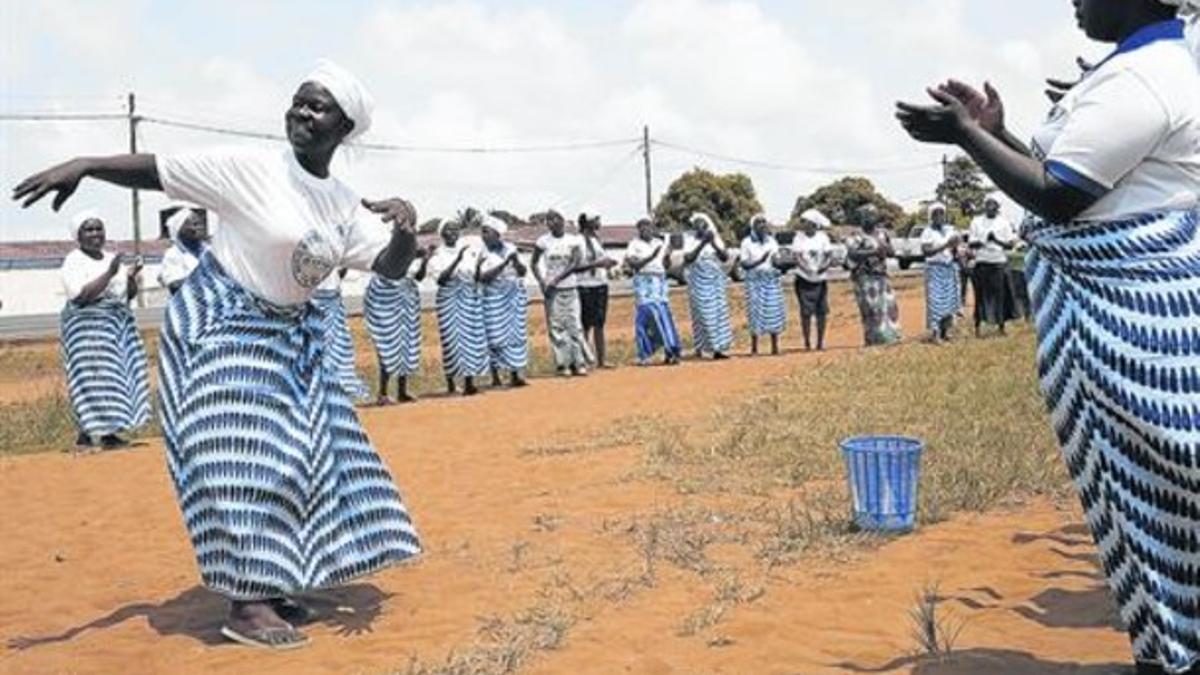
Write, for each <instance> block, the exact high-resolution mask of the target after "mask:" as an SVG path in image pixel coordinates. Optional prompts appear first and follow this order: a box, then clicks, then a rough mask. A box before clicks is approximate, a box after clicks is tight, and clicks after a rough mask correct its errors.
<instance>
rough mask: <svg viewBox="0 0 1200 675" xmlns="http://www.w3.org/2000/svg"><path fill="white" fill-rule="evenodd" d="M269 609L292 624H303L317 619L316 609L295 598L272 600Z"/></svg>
mask: <svg viewBox="0 0 1200 675" xmlns="http://www.w3.org/2000/svg"><path fill="white" fill-rule="evenodd" d="M271 609H273V610H275V613H276V614H277V615H279V618H281V619H283V620H284V621H286V622H288V623H290V624H292V625H293V626H303V625H306V624H310V623H312V622H314V621H316V620H317V612H316V610H314V609H312V608H311V607H307V606H305V605H302V604H300V603H298V602H296V601H295V600H288V599H280V600H272V601H271Z"/></svg>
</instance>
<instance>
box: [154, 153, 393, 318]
mask: <svg viewBox="0 0 1200 675" xmlns="http://www.w3.org/2000/svg"><path fill="white" fill-rule="evenodd" d="M158 175H159V179H160V181H161V182H162V186H163V190H164V191H166V193H167V195H168V196H169V197H171V198H172V199H178V200H183V201H189V202H192V203H195V204H198V205H199V206H202V207H204V208H207V209H211V210H212V211H215V212H216V213H217V214H218V215H219V216H220V220H221V227H220V228H219V229H218V230H217V231H216V233H215V234H214V235H213V239H212V254H213V256H215V257H216V259H217V261H218V262H219V263H221V266H222V267H223V268H224V269H225V271H226V272H227V273H228V274H229V275H230V276H231V277H233V278H234V279H235V280H236V281H237V282H238V283H239V284H241V285H242V287H243V288H245V289H246V290H247V291H249V292H250V293H252V294H254V295H256V296H258V297H260V298H262V299H264V300H267V301H269V302H272V303H275V304H280V305H295V304H300V303H302V302H305V301H307V300H308V298H309V297H311V295H312V292H313V290H315V289H316V288H317V286H318V285H320V283H321V282H322V281H324V279H325V277H327V276H329V274H330V273H331V272H333V270H334V269H335V268H338V267H348V268H350V269H355V270H361V271H368V270H370V269H371V267H372V266H373V265H374V263H375V258H376V257H377V256H378V255H379V253H381V252H382V251H383V250H384V249H385V248H386V247H387V245H388V243H389V242H390V240H391V229H390V228H389V227H388V226H387V225H385V224H384V223H383V222H382V221H381V220H379V218H378V217H377V216H375V215H374V214H372V213H370V212H369V211H367V210H366V209H365V208H364V207H363V206H362V204H361V203H360V201H359V198H358V195H357V194H355V192H354V191H353V190H351V189H350V188H349V187H347V186H346V185H345V184H344V183H342V182H341V181H340V180H338V179H337V178H334V177H332V176H330V177H327V178H318V177H316V176H314V175H312V174H310V173H308V172H307V171H306V170H305V169H304V168H303V167H301V166H300V163H299V162H298V161H297V160H296V156H295V154H294V153H293V152H292V151H291V149H290V148H288V149H285V150H283V151H279V152H277V151H269V150H261V149H258V148H234V149H220V150H210V151H204V152H196V153H186V154H178V155H160V156H159V157H158Z"/></svg>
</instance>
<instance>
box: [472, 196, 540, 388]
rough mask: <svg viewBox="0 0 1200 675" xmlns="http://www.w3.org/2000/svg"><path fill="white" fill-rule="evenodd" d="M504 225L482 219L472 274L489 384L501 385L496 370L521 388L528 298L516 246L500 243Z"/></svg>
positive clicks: (526, 347) (526, 349)
mask: <svg viewBox="0 0 1200 675" xmlns="http://www.w3.org/2000/svg"><path fill="white" fill-rule="evenodd" d="M506 234H508V223H505V222H504V221H503V220H500V219H499V218H497V217H495V216H493V215H491V214H488V215H486V216H484V219H483V248H482V249H481V250H480V252H479V253H480V254H479V260H478V261H477V262H476V267H475V275H476V281H477V282H478V283H479V285H480V287H481V289H482V293H483V314H484V322H485V329H486V330H485V332H486V334H487V346H488V356H489V357H490V361H491V369H492V385H493V386H496V387H500V386H503V382H502V381H501V380H500V371H501V370H505V371H508V374H509V383H510V384H512V386H514V387H524V386H525V385H526V384H527V383H526V381H525V377H524V373H525V370H526V369H527V368H528V367H529V295H528V293H527V292H526V291H525V275H526V274H527V273H528V272H529V269H528V268H527V267H526V266H525V264H524V263H522V262H521V255H520V252H519V251H517V247H516V246H514V245H512V244H510V243H509V242H507V241H505V240H504V235H506Z"/></svg>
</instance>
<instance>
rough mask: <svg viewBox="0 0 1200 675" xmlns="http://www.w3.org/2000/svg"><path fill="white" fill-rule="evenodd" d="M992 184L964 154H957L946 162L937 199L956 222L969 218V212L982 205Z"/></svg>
mask: <svg viewBox="0 0 1200 675" xmlns="http://www.w3.org/2000/svg"><path fill="white" fill-rule="evenodd" d="M991 191H992V186H990V185H988V184H987V183H986V182H985V181H984V179H983V171H981V170H980V169H979V167H978V166H977V165H976V164H975V162H974V161H973V160H972V159H971V158H970V157H967V156H966V155H959V156H958V157H955V158H954V159H952V160H950V161H949V162H947V164H946V175H945V177H944V178H943V179H942V182H941V183H939V184H938V186H937V198H938V201H940V202H942V203H943V204H945V205H946V206H947V207H948V208H949V211H950V216H951V218H952V219H953V220H954V221H955V222H957V223H958V224H960V225H961V224H963V221H965V220H969V218H970V216H969V214H970V213H972V212H978V211H979V210H980V209H981V208H982V207H983V199H984V197H987V195H988V193H989V192H991Z"/></svg>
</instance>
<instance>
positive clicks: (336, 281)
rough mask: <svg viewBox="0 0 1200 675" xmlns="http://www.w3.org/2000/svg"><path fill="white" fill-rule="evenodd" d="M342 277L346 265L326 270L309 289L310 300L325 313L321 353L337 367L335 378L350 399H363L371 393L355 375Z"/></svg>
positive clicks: (352, 339)
mask: <svg viewBox="0 0 1200 675" xmlns="http://www.w3.org/2000/svg"><path fill="white" fill-rule="evenodd" d="M345 277H346V268H344V267H343V268H341V269H339V270H338V271H337V272H334V273H333V274H330V275H329V276H328V277H326V278H325V281H323V282H321V285H320V286H317V290H316V291H315V292H313V303H314V304H315V305H316V306H317V309H319V310H321V312H323V313H324V315H325V355H326V358H329V359H331V360H332V361H333V368H334V369H335V370H336V371H337V374H338V382H340V383H341V385H342V389H344V390H345V391H346V395H347V396H349V397H350V400H351V401H355V402H361V401H365V400H367V398H369V397H370V396H371V393H370V392H369V391H367V385H366V384H364V383H363V381H362V378H361V377H359V376H358V369H357V368H356V367H355V365H354V338H353V336H351V335H350V325H349V324H348V323H347V317H346V303H345V301H343V300H342V280H343V279H345Z"/></svg>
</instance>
